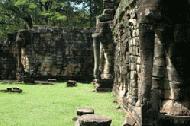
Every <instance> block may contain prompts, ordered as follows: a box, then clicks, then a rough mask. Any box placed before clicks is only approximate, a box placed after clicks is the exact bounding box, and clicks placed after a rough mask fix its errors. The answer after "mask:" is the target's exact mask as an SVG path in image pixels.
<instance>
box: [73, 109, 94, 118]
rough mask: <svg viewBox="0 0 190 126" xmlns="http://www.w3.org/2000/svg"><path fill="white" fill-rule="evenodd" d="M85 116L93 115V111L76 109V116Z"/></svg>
mask: <svg viewBox="0 0 190 126" xmlns="http://www.w3.org/2000/svg"><path fill="white" fill-rule="evenodd" d="M85 114H94V109H92V108H78V109H77V116H82V115H85Z"/></svg>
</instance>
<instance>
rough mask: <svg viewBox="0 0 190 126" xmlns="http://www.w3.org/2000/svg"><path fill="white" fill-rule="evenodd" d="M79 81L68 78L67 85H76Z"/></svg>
mask: <svg viewBox="0 0 190 126" xmlns="http://www.w3.org/2000/svg"><path fill="white" fill-rule="evenodd" d="M76 86H77V82H76V81H75V80H68V81H67V87H76Z"/></svg>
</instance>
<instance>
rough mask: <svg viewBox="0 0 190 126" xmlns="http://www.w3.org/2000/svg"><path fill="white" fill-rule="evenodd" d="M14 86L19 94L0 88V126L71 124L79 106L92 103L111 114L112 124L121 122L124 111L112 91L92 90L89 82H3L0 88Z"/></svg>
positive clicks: (70, 125)
mask: <svg viewBox="0 0 190 126" xmlns="http://www.w3.org/2000/svg"><path fill="white" fill-rule="evenodd" d="M15 86H18V87H20V88H22V89H23V93H21V94H12V93H2V92H0V126H73V125H74V122H73V121H72V118H73V117H74V116H76V109H77V108H79V107H92V108H94V110H95V113H96V114H100V115H105V116H108V117H110V118H112V120H113V121H112V126H121V125H122V122H123V120H124V114H123V113H122V112H121V110H117V109H116V106H117V105H116V104H114V103H113V99H114V98H113V95H112V93H96V92H92V90H93V87H92V85H89V84H79V85H78V86H77V87H74V88H67V87H66V85H65V84H64V83H62V84H61V83H59V84H56V85H16V84H15V85H7V84H0V90H1V89H6V88H7V87H15Z"/></svg>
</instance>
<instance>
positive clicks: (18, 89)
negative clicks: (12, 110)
mask: <svg viewBox="0 0 190 126" xmlns="http://www.w3.org/2000/svg"><path fill="white" fill-rule="evenodd" d="M0 91H1V92H8V93H9V92H10V93H22V89H20V88H19V87H13V88H7V89H5V90H0Z"/></svg>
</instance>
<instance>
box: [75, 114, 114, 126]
mask: <svg viewBox="0 0 190 126" xmlns="http://www.w3.org/2000/svg"><path fill="white" fill-rule="evenodd" d="M111 122H112V120H111V119H110V118H108V117H104V116H100V115H95V114H86V115H83V116H81V117H79V118H78V120H77V123H76V125H75V126H111Z"/></svg>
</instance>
